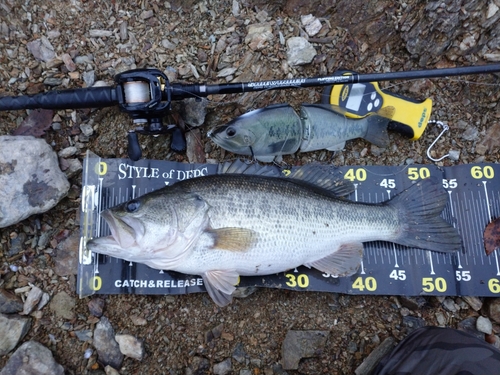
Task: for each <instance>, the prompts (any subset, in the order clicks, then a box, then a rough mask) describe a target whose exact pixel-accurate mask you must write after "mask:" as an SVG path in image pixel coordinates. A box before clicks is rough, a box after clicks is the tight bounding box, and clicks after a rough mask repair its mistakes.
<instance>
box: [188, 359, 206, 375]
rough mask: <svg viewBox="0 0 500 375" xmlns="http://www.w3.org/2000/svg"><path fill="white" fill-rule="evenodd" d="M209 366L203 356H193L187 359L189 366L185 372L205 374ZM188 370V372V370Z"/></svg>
mask: <svg viewBox="0 0 500 375" xmlns="http://www.w3.org/2000/svg"><path fill="white" fill-rule="evenodd" d="M209 368H210V361H209V360H208V359H206V358H203V357H198V356H194V357H193V358H192V359H191V360H190V361H189V368H188V369H186V370H187V371H186V374H188V373H189V374H205V373H208V369H209ZM188 371H190V372H188Z"/></svg>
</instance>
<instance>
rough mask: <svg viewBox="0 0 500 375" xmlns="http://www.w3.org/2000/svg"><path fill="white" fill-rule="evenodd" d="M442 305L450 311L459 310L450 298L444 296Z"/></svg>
mask: <svg viewBox="0 0 500 375" xmlns="http://www.w3.org/2000/svg"><path fill="white" fill-rule="evenodd" d="M443 307H444V308H445V309H446V310H448V311H451V312H457V311H458V310H460V307H459V306H458V305H457V304H456V303H455V301H453V300H452V299H451V298H445V300H444V301H443Z"/></svg>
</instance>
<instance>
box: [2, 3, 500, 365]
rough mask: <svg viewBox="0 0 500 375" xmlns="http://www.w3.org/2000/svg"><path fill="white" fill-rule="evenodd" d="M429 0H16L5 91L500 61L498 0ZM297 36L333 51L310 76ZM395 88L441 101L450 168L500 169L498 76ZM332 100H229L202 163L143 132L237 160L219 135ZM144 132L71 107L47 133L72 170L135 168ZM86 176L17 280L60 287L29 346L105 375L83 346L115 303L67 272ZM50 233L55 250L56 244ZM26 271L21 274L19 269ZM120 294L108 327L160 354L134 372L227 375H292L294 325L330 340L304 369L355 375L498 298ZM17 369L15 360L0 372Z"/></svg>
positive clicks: (401, 150) (395, 138)
mask: <svg viewBox="0 0 500 375" xmlns="http://www.w3.org/2000/svg"><path fill="white" fill-rule="evenodd" d="M421 3H422V2H419V1H417V0H408V1H396V0H394V1H388V0H385V1H368V2H367V1H350V2H349V1H336V2H331V1H322V0H314V1H300V0H296V1H294V0H289V1H284V0H282V1H276V2H274V3H273V5H268V4H267V1H266V2H264V1H260V0H248V1H209V0H202V1H192V0H188V1H182V2H181V1H179V0H173V1H170V2H159V1H149V2H146V1H130V2H126V1H120V0H113V1H110V2H98V1H87V0H85V1H78V0H71V1H68V2H65V5H64V6H62V5H61V4H62V3H61V2H59V1H50V0H49V1H40V0H32V1H25V2H22V3H21V2H19V1H15V0H0V95H18V94H34V93H38V92H42V91H45V90H49V89H65V88H79V87H86V86H88V85H93V84H96V82H97V84H99V83H100V82H104V83H106V84H111V83H112V82H113V77H114V75H115V74H117V73H120V72H123V71H126V70H129V69H133V68H151V67H155V68H159V69H161V70H163V71H165V72H167V74H168V75H169V78H170V79H171V80H172V81H182V82H190V83H199V82H203V81H206V82H208V83H225V82H246V81H260V80H268V79H282V78H294V77H313V76H318V75H325V74H329V73H333V72H334V71H335V70H336V69H338V68H347V69H351V70H356V71H358V72H361V73H371V72H388V71H401V70H411V69H423V68H436V67H452V66H464V65H475V64H484V63H492V62H498V61H500V46H499V45H500V40H499V38H500V30H499V26H498V24H499V22H498V19H499V18H500V10H498V8H499V7H500V3H499V2H498V1H497V0H494V1H490V2H489V5H488V6H485V5H484V2H482V1H459V0H456V1H453V0H448V1H440V2H428V3H427V4H428V5H427V6H426V7H424V6H423V5H421ZM307 14H313V15H314V16H315V17H317V18H318V20H319V22H320V23H321V29H320V31H319V33H318V34H316V35H313V36H309V35H308V34H307V31H305V27H304V26H303V24H302V22H301V17H300V16H301V15H307ZM257 23H261V24H262V23H265V24H267V25H268V27H270V29H271V35H266V36H262V39H259V42H261V45H260V46H259V45H256V44H252V41H250V40H247V39H246V37H247V35H248V30H249V27H248V26H250V25H254V24H257ZM295 36H302V37H304V38H307V39H309V42H311V44H312V45H313V47H314V48H315V50H316V52H317V54H316V56H315V57H314V59H313V61H312V62H311V63H310V64H305V65H302V66H291V65H290V64H289V63H288V62H287V47H286V44H284V42H285V41H286V40H288V39H289V38H291V37H295ZM35 41H39V42H35ZM33 42H35V43H33ZM37 43H38V44H37ZM262 43H263V44H262ZM35 56H36V57H35ZM227 68H229V69H227ZM231 68H233V69H231ZM382 86H384V87H386V88H389V89H390V90H391V91H393V92H396V93H399V94H403V95H406V96H409V97H412V98H415V99H419V100H421V99H424V98H427V97H430V98H432V100H433V102H434V106H433V116H432V118H433V119H436V120H441V121H443V122H445V123H447V124H448V125H449V126H450V131H449V132H448V133H447V134H446V135H445V136H444V137H443V138H442V139H440V141H439V142H438V143H437V145H436V147H435V149H434V151H435V155H436V156H441V155H445V154H447V153H449V151H450V150H454V151H456V152H457V154H458V153H459V156H458V160H451V159H449V158H446V159H444V160H443V161H442V162H439V163H437V164H438V165H447V166H448V165H457V164H463V163H473V162H482V161H485V162H494V163H498V161H499V160H500V153H499V145H500V136H499V134H500V104H499V98H500V84H499V78H498V76H497V77H493V76H491V75H489V76H475V77H470V76H468V77H459V78H439V79H432V80H430V79H424V80H418V81H405V82H399V81H398V82H390V83H385V84H383V85H382ZM320 94H321V89H320V88H317V89H294V90H286V91H285V90H282V91H268V92H262V93H248V94H244V95H221V96H214V97H211V98H209V103H208V108H207V110H208V113H207V117H206V120H205V123H204V124H203V125H202V126H201V127H199V128H197V129H196V132H193V133H192V134H194V135H193V136H191V137H189V139H190V141H189V144H188V151H189V152H188V154H187V155H189V160H188V156H187V155H186V154H177V153H174V152H172V151H171V150H170V148H169V141H170V140H169V136H168V135H167V136H160V137H158V138H153V137H142V136H141V138H140V140H141V145H142V146H143V154H144V157H146V158H151V159H166V160H172V161H186V162H187V161H202V162H204V161H205V160H206V159H209V160H210V159H213V160H216V161H223V160H230V159H233V158H234V155H232V154H230V153H227V152H224V151H223V150H221V149H219V148H218V147H216V146H215V145H213V144H212V143H211V142H210V141H209V140H208V139H207V137H206V133H207V131H208V130H209V129H210V128H211V127H213V126H214V125H217V124H221V123H226V122H227V121H229V120H230V119H232V118H234V117H235V116H237V115H240V114H242V113H244V112H246V111H249V110H251V109H254V108H260V107H264V106H267V105H270V104H275V103H284V102H288V103H290V104H291V105H293V106H298V105H300V104H301V103H314V102H318V101H319V99H320ZM180 107H181V105H180V103H174V105H173V111H172V114H171V115H169V116H168V121H170V122H171V123H177V124H179V125H180V126H182V123H180V120H179V116H178V113H179V111H180ZM26 116H27V112H26V111H11V112H1V113H0V135H6V134H11V133H12V132H13V131H14V130H15V129H16V128H17V127H18V126H19V125H20V124H21V122H22V121H23V119H24V118H25V117H26ZM132 127H133V125H132V122H131V119H130V118H129V117H127V115H125V114H123V113H120V112H119V111H118V109H117V108H106V109H100V110H60V111H56V113H54V117H53V120H52V122H51V126H50V127H48V129H46V130H45V134H44V135H43V136H42V137H43V138H44V139H46V141H47V142H48V143H49V144H51V145H52V146H53V148H54V150H55V151H56V152H59V151H61V150H63V149H67V148H68V147H69V146H75V147H76V150H75V151H76V154H75V155H73V156H72V158H78V159H80V160H81V161H83V157H84V154H85V152H86V150H91V151H93V152H95V153H96V154H98V155H100V156H102V157H126V147H127V145H126V132H127V130H129V129H131V128H132ZM438 133H439V129H437V128H436V127H433V126H432V125H429V127H428V129H427V130H426V132H425V133H424V136H423V137H422V138H421V139H419V140H418V141H415V142H410V141H408V140H407V139H406V138H404V137H402V136H401V135H399V134H396V133H392V134H391V135H390V138H391V147H390V148H388V149H387V150H382V151H380V149H377V148H376V147H373V146H371V145H370V144H369V143H367V142H365V141H363V140H356V141H351V142H348V144H347V145H346V148H345V150H344V151H343V152H341V153H340V152H338V153H333V152H329V151H319V152H314V153H307V154H297V155H292V156H289V157H285V158H284V161H285V162H286V163H288V164H292V165H300V164H304V163H309V162H313V161H321V162H323V163H328V164H334V165H402V164H405V163H419V164H429V163H432V162H431V161H430V160H429V159H428V158H427V157H426V155H425V152H426V149H427V147H428V146H429V145H430V143H431V142H432V141H433V140H434V139H435V138H436V136H437V134H438ZM195 149H198V150H202V152H194V151H193V150H195ZM70 182H71V185H72V187H71V189H70V192H69V194H68V197H67V198H65V199H64V200H62V201H61V202H60V203H59V204H58V205H57V206H56V207H55V208H54V209H52V210H50V211H49V212H47V213H44V214H40V215H36V216H33V217H30V218H29V219H26V220H24V221H23V222H21V223H19V224H17V225H13V226H11V227H8V228H3V229H1V230H0V250H1V251H0V286H1V288H3V289H5V290H15V289H18V288H22V287H25V286H29V285H35V286H37V287H39V288H40V289H42V290H43V291H44V292H46V293H48V294H49V295H50V296H51V297H52V302H51V303H50V304H49V305H48V306H46V307H44V308H42V309H41V310H40V311H36V312H34V313H32V315H31V316H32V318H33V320H32V327H31V329H30V330H29V332H28V334H27V336H26V337H25V338H24V340H23V341H27V340H30V339H33V340H37V341H39V342H40V343H42V344H44V345H45V346H47V347H48V348H50V349H51V351H52V353H53V354H54V357H55V359H56V361H57V362H59V363H60V364H61V365H62V366H63V367H64V368H65V371H66V372H67V373H68V374H87V373H89V374H90V373H94V374H98V373H102V372H100V371H102V368H103V367H102V366H101V365H99V364H98V363H97V362H96V361H97V355H96V353H95V351H93V354H92V355H91V356H90V358H85V356H84V353H85V352H86V350H87V349H89V348H90V349H92V348H93V346H92V342H91V341H90V342H89V341H81V340H80V339H79V337H78V335H77V333H80V332H81V331H85V330H89V331H90V332H92V331H93V330H94V329H95V327H96V324H97V323H98V321H99V318H97V317H95V316H94V315H93V312H94V310H93V308H89V306H88V305H89V301H92V304H91V306H94V304H95V303H96V302H98V301H96V300H95V299H92V300H91V299H89V298H86V299H79V298H78V297H77V295H76V293H75V289H76V288H75V284H76V276H75V275H74V273H72V272H69V273H68V272H62V271H58V269H57V267H58V266H61V263H64V262H67V260H63V259H62V258H63V257H62V254H64V253H66V252H68V251H69V253H70V254H72V256H73V258H72V259H73V260H74V259H75V258H76V254H77V247H76V246H77V242H78V241H77V239H76V240H75V238H76V237H75V236H77V235H78V233H79V225H78V224H79V211H78V210H79V204H80V191H81V173H77V174H76V175H74V176H72V177H71V178H70ZM41 237H43V238H44V241H39V240H40V238H41ZM16 238H21V239H22V241H20V245H19V246H20V251H18V252H17V253H16V254H15V255H12V254H13V252H12V246H13V243H14V242H15V241H14V242H13V240H15V239H16ZM18 242H19V241H18ZM68 249H69V250H68ZM12 265H14V266H16V267H18V269H17V271H16V272H14V271H13V268H12V267H11V266H12ZM75 270H76V269H75ZM28 289H29V288H28ZM64 292H65V293H67V295H68V296H69V302H65V304H64V305H65V306H66V307H69V309H68V310H69V312H67V313H65V312H61V308H60V307H58V306H57V304H56V303H53V301H54V299H55V296H65V295H64V294H63V293H64ZM21 294H22V293H21ZM57 300H59V299H57ZM63 300H64V301H67V300H66V299H63ZM102 300H103V301H104V315H105V316H106V317H107V318H108V319H109V321H110V323H111V325H112V326H113V328H114V330H115V332H117V333H127V334H131V335H133V336H135V337H137V338H139V339H140V340H143V342H144V346H145V350H146V355H145V358H144V359H142V360H136V359H132V358H129V357H127V358H125V360H124V362H123V365H122V368H121V369H119V370H120V373H121V374H146V373H149V374H152V373H157V374H194V373H196V374H203V373H224V370H223V369H221V368H222V367H223V366H222V365H218V366H216V365H217V364H220V363H221V362H224V361H225V360H227V359H230V361H229V363H230V364H231V366H232V367H231V370H230V371H231V373H234V374H279V373H282V371H283V370H282V369H281V367H280V366H279V363H280V361H281V358H282V353H281V346H282V343H283V341H284V339H285V336H286V334H287V332H288V331H289V330H291V329H294V330H322V331H328V332H329V335H328V339H327V341H326V344H325V345H324V347H323V348H322V349H321V350H320V351H318V352H317V353H316V355H315V356H314V357H313V358H310V359H304V360H303V361H301V363H300V366H299V369H298V370H287V373H289V374H299V373H300V374H305V373H310V374H317V373H327V374H351V373H354V369H355V368H356V367H357V366H358V365H359V364H360V363H361V362H362V361H363V359H364V358H366V356H367V355H368V354H369V353H370V352H371V351H372V350H373V349H374V348H375V347H377V346H378V345H379V343H380V342H382V341H383V340H384V339H386V338H387V337H394V338H395V339H396V341H399V340H401V339H402V338H403V337H405V336H406V335H407V333H408V332H409V331H410V330H411V329H413V328H414V327H415V325H441V326H447V327H454V328H456V327H458V326H459V325H460V324H462V325H464V324H470V320H465V319H468V318H474V319H473V321H474V320H475V318H477V317H478V316H480V315H485V313H484V311H483V310H481V309H480V305H481V304H482V303H483V302H487V301H485V299H483V298H481V299H477V300H475V301H472V302H471V301H466V300H465V299H463V298H460V297H456V298H446V299H438V298H435V297H428V298H422V300H420V301H419V302H422V303H421V304H419V305H418V307H416V306H417V304H415V303H410V302H412V301H407V300H406V299H403V298H400V297H388V296H347V295H336V294H328V293H313V292H303V293H299V292H290V291H283V290H267V289H266V290H258V291H257V292H256V293H254V294H252V295H251V296H249V297H247V298H245V299H238V300H236V301H235V303H233V304H232V305H230V306H229V307H227V308H223V309H220V308H218V307H216V306H215V305H214V304H213V303H212V302H211V301H210V300H209V298H208V297H207V296H206V295H203V294H196V295H186V296H179V297H177V296H176V297H172V296H162V297H160V296H130V295H123V296H103V297H102ZM450 301H451V302H453V303H451V302H450ZM473 302H476V303H479V308H478V306H475V305H474V303H473ZM72 304H74V307H73V308H71V305H72ZM450 306H451V307H450ZM464 320H465V322H464ZM473 325H474V324H473ZM493 331H494V333H496V334H497V335H498V334H499V333H500V325H499V322H496V323H495V322H493ZM210 332H211V334H210ZM8 358H9V355H6V356H3V357H0V368H1V367H3V366H4V365H5V363H6V361H7V360H8ZM231 358H232V359H231ZM226 364H227V361H226Z"/></svg>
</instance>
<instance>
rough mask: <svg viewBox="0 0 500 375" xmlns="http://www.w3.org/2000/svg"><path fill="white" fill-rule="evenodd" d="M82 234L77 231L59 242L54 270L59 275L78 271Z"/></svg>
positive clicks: (73, 273)
mask: <svg viewBox="0 0 500 375" xmlns="http://www.w3.org/2000/svg"><path fill="white" fill-rule="evenodd" d="M79 243H80V234H79V233H78V231H75V232H73V233H72V234H71V236H69V237H68V238H66V239H65V240H63V241H61V242H59V244H58V245H57V248H56V249H57V256H54V258H53V259H54V263H55V267H54V271H55V272H56V274H57V275H59V276H68V275H76V273H77V271H78V246H79Z"/></svg>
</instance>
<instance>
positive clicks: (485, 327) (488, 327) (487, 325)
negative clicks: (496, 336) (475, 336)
mask: <svg viewBox="0 0 500 375" xmlns="http://www.w3.org/2000/svg"><path fill="white" fill-rule="evenodd" d="M476 329H477V330H478V331H479V332H483V333H486V334H487V335H491V333H492V332H493V325H492V324H491V321H490V320H489V319H488V318H485V317H484V316H480V317H478V318H477V320H476Z"/></svg>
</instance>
